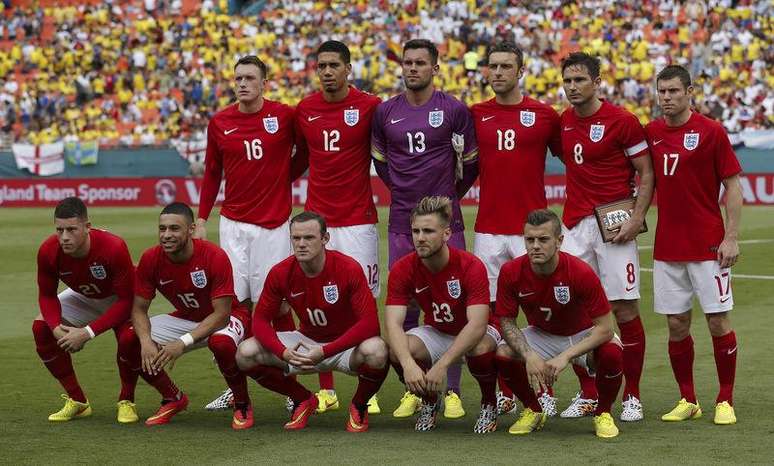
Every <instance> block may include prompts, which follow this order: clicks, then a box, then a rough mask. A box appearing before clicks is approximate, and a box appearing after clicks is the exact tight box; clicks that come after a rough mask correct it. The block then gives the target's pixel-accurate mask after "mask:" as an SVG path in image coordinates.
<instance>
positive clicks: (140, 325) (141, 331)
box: [132, 295, 151, 343]
mask: <svg viewBox="0 0 774 466" xmlns="http://www.w3.org/2000/svg"><path fill="white" fill-rule="evenodd" d="M150 303H151V302H150V300H149V299H145V298H143V297H142V296H137V295H135V297H134V303H133V304H132V326H133V327H134V333H135V334H136V335H137V338H138V339H139V340H140V343H148V342H150V341H151V325H150V318H148V309H149V308H150Z"/></svg>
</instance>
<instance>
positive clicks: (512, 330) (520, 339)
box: [500, 317, 532, 359]
mask: <svg viewBox="0 0 774 466" xmlns="http://www.w3.org/2000/svg"><path fill="white" fill-rule="evenodd" d="M500 328H501V329H502V331H503V339H504V340H505V342H506V343H507V344H508V346H510V347H511V349H512V350H513V351H515V352H516V354H518V355H519V356H521V357H522V358H523V359H527V355H528V354H529V353H530V352H531V351H532V348H530V346H529V343H527V339H526V338H525V337H524V334H523V333H522V332H521V329H519V327H518V326H516V319H513V318H510V317H503V318H501V319H500Z"/></svg>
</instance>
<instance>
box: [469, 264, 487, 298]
mask: <svg viewBox="0 0 774 466" xmlns="http://www.w3.org/2000/svg"><path fill="white" fill-rule="evenodd" d="M464 288H465V290H466V291H467V299H466V301H465V306H474V305H476V304H486V305H489V278H487V275H486V267H485V266H484V263H483V262H481V261H480V260H479V259H477V258H476V259H474V260H472V261H471V263H470V264H469V265H468V268H467V270H466V271H465V285H464Z"/></svg>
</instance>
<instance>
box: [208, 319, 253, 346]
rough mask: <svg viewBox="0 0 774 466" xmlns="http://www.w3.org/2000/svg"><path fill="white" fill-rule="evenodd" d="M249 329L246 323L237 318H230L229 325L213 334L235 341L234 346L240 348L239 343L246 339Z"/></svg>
mask: <svg viewBox="0 0 774 466" xmlns="http://www.w3.org/2000/svg"><path fill="white" fill-rule="evenodd" d="M246 332H247V329H246V328H245V324H244V322H242V320H240V319H239V318H237V317H235V316H233V315H232V316H229V320H228V325H226V326H225V327H223V328H222V329H220V330H217V331H215V332H213V333H212V334H213V335H225V336H227V337H229V338H231V339H232V340H234V344H235V345H237V346H239V343H241V342H242V340H244V339H245V335H246Z"/></svg>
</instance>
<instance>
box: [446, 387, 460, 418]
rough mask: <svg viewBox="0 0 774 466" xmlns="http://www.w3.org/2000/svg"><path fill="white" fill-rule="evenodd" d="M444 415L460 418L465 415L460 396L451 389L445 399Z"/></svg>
mask: <svg viewBox="0 0 774 466" xmlns="http://www.w3.org/2000/svg"><path fill="white" fill-rule="evenodd" d="M443 406H444V408H443V417H445V418H447V419H459V418H461V417H463V416H464V415H465V409H464V408H463V407H462V400H461V399H460V396H459V395H457V394H456V393H454V392H453V391H451V390H449V391H448V392H447V393H446V398H444V399H443Z"/></svg>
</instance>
